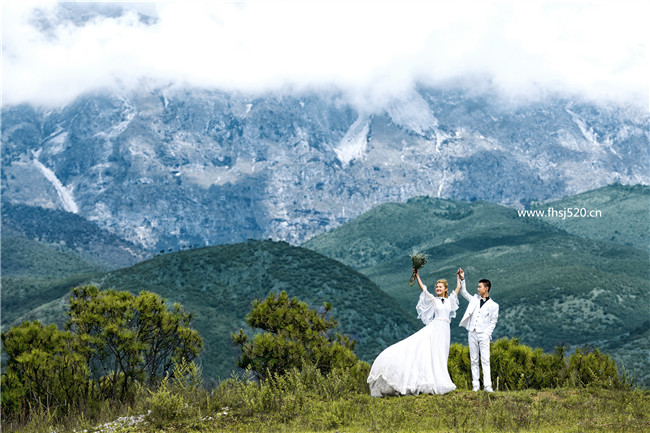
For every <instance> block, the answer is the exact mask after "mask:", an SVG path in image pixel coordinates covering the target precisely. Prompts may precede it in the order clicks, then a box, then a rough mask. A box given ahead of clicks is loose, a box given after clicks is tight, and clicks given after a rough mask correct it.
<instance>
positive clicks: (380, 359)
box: [368, 286, 458, 397]
mask: <svg viewBox="0 0 650 433" xmlns="http://www.w3.org/2000/svg"><path fill="white" fill-rule="evenodd" d="M443 299H444V300H443ZM457 309H458V297H457V296H456V294H455V293H453V292H452V293H451V294H450V295H449V298H439V297H436V296H434V295H432V294H431V293H429V292H428V291H427V289H426V286H425V287H424V290H423V291H422V293H421V294H420V299H419V301H418V304H417V306H416V310H417V312H418V318H420V319H421V320H422V322H424V324H425V325H426V326H425V327H424V328H422V329H420V330H419V331H418V332H416V333H415V334H413V335H411V336H409V337H407V338H406V339H404V340H402V341H399V342H397V343H395V344H393V345H392V346H389V347H387V348H386V349H384V351H383V352H381V353H380V354H379V356H377V358H376V359H375V362H374V363H373V364H372V368H371V369H370V375H369V376H368V384H369V385H370V393H371V395H372V396H373V397H382V396H385V395H417V394H422V393H428V394H446V393H448V392H450V391H453V390H454V389H456V385H455V384H454V383H453V382H452V381H451V377H449V372H448V371H447V358H448V357H449V324H450V322H451V319H452V318H454V317H456V310H457Z"/></svg>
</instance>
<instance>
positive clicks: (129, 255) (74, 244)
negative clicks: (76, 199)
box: [2, 201, 150, 276]
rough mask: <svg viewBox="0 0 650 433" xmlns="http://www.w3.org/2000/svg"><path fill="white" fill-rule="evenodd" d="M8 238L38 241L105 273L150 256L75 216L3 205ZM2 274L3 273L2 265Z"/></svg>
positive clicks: (66, 213) (3, 203) (5, 229)
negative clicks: (94, 266) (71, 255)
mask: <svg viewBox="0 0 650 433" xmlns="http://www.w3.org/2000/svg"><path fill="white" fill-rule="evenodd" d="M7 237H11V238H16V239H24V240H29V241H37V242H38V243H40V244H42V245H45V246H49V247H53V248H56V249H57V250H59V251H63V252H64V253H67V254H73V255H75V256H79V257H82V258H83V259H84V260H85V261H87V262H90V263H95V264H97V265H99V266H101V267H102V268H104V269H118V268H123V267H126V266H131V265H134V264H135V263H138V262H140V261H142V260H143V259H144V258H145V257H148V256H150V254H149V253H147V252H146V251H144V250H143V249H142V248H140V247H139V246H137V245H134V244H133V243H131V242H127V241H125V240H124V239H122V238H120V237H119V236H117V235H115V234H113V233H110V232H108V231H107V230H104V229H102V228H100V227H98V226H97V225H96V224H94V223H92V222H90V221H88V220H86V219H84V218H82V217H80V216H79V215H76V214H74V213H71V212H66V211H63V210H56V209H45V208H42V207H38V206H27V205H24V204H11V203H8V202H6V201H3V202H2V238H3V239H4V238H7ZM3 250H4V246H3ZM2 271H3V274H4V273H5V272H6V269H5V264H4V262H3V264H2ZM49 276H53V275H49Z"/></svg>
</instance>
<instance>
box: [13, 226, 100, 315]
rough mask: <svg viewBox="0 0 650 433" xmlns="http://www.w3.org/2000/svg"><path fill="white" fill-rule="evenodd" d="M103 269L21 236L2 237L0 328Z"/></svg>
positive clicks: (67, 252) (77, 256) (57, 297)
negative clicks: (0, 308) (0, 315)
mask: <svg viewBox="0 0 650 433" xmlns="http://www.w3.org/2000/svg"><path fill="white" fill-rule="evenodd" d="M104 271H106V269H104V268H103V267H101V266H100V265H98V264H96V263H92V262H90V261H88V260H86V259H85V258H83V257H81V256H79V255H78V254H75V253H73V252H71V251H66V250H62V249H57V248H54V247H51V246H48V245H45V244H42V243H40V242H36V241H33V240H29V239H26V238H24V237H13V236H7V235H6V232H5V231H3V236H2V279H1V281H2V326H3V327H4V326H5V325H7V324H10V323H12V322H13V321H14V320H16V319H17V318H18V317H20V316H21V315H23V314H25V313H27V312H29V311H30V310H32V309H35V308H38V307H40V306H42V305H43V304H44V303H48V302H50V301H53V300H55V299H59V298H60V297H61V296H63V295H65V294H66V293H67V292H68V291H69V289H70V287H71V285H74V284H75V283H76V282H78V281H82V280H83V279H84V278H87V275H89V274H93V273H97V272H104Z"/></svg>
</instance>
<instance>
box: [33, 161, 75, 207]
mask: <svg viewBox="0 0 650 433" xmlns="http://www.w3.org/2000/svg"><path fill="white" fill-rule="evenodd" d="M42 150H43V149H39V150H38V151H37V152H34V165H35V166H36V168H38V169H39V170H40V172H41V173H43V176H45V178H46V179H47V180H48V181H49V182H50V183H51V184H52V185H53V186H54V188H55V189H56V193H57V195H58V196H59V200H60V201H61V205H62V206H63V209H65V210H66V211H68V212H72V213H75V214H76V213H79V208H78V207H77V203H76V202H75V201H74V196H73V195H72V187H66V186H64V185H63V184H62V183H61V181H60V180H59V178H57V177H56V174H54V172H53V171H52V170H50V169H49V168H47V167H46V166H44V165H43V163H42V162H40V161H39V160H38V157H39V155H40V153H41V151H42Z"/></svg>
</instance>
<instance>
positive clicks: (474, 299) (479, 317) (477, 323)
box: [459, 280, 499, 338]
mask: <svg viewBox="0 0 650 433" xmlns="http://www.w3.org/2000/svg"><path fill="white" fill-rule="evenodd" d="M460 294H461V295H463V298H465V299H467V301H468V302H469V305H468V306H467V310H465V314H464V315H463V318H462V319H461V320H460V324H459V326H462V327H464V328H466V329H467V330H468V331H475V332H477V333H487V334H488V335H489V336H490V338H492V331H494V327H495V326H497V319H498V318H499V304H497V303H496V302H494V301H493V300H492V298H490V299H488V301H487V302H486V303H485V304H483V307H481V297H480V296H479V295H478V294H476V295H474V296H472V295H470V294H469V293H467V288H466V287H465V280H463V281H461V282H460Z"/></svg>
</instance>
